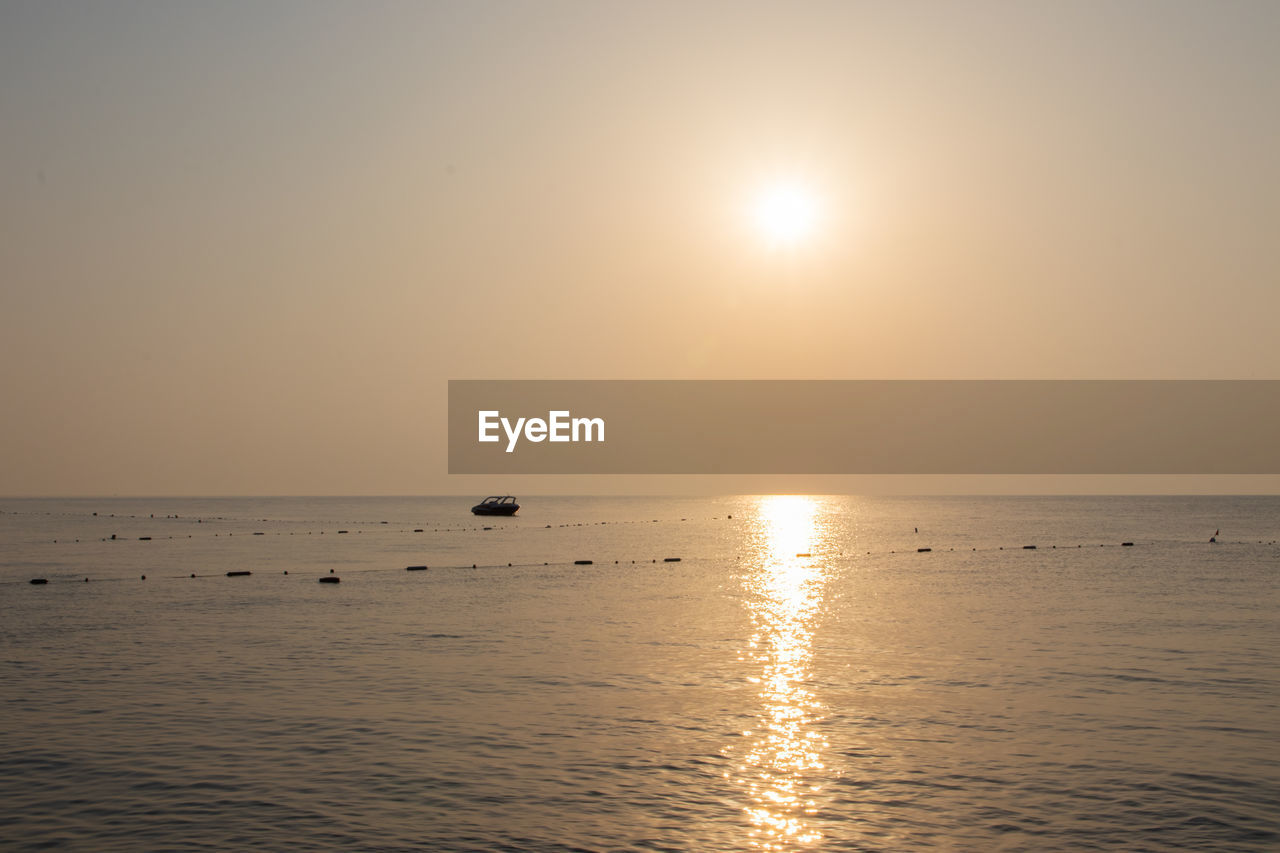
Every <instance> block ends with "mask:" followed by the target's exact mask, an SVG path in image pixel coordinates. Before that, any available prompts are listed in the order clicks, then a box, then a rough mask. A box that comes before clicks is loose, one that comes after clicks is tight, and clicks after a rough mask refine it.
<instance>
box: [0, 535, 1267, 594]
mask: <svg viewBox="0 0 1280 853" xmlns="http://www.w3.org/2000/svg"><path fill="white" fill-rule="evenodd" d="M1172 544H1181V545H1188V546H1191V545H1196V544H1199V543H1194V542H1186V541H1182V542H1176V541H1175V542H1174V543H1172ZM1235 544H1241V545H1249V544H1253V543H1249V542H1240V543H1235ZM1257 544H1259V545H1276V544H1280V543H1278V542H1276V541H1270V542H1263V541H1260V542H1258V543H1257ZM1111 545H1112V547H1121V548H1135V547H1137V545H1136V543H1135V542H1132V541H1125V542H1120V543H1111ZM1085 547H1086V546H1085V545H1084V544H1076V545H1075V546H1074V547H1073V546H1070V545H1062V546H1058V545H1056V544H1055V545H1049V546H1046V547H1043V548H1042V547H1039V546H1037V545H1022V546H1012V547H1009V548H1008V549H1006V547H1005V546H1003V545H999V546H992V547H985V548H977V547H969V548H968V549H966V548H964V547H963V546H962V547H960V548H959V553H968V554H983V553H995V552H1002V551H1005V550H1009V551H1010V552H1015V551H1018V550H1021V551H1036V552H1037V553H1043V552H1045V551H1056V550H1064V551H1069V550H1079V549H1083V548H1085ZM1087 547H1090V548H1093V547H1099V548H1106V547H1108V543H1105V542H1100V543H1090V544H1089V545H1088V546H1087ZM940 550H942V549H935V548H933V547H921V548H916V549H914V550H911V549H904V550H902V551H901V552H899V551H898V550H897V549H890V550H887V551H866V552H844V551H840V552H835V553H825V554H824V553H822V552H818V553H817V556H816V557H815V556H814V554H813V553H811V552H803V553H798V554H796V556H795V559H819V560H827V561H841V562H849V561H852V560H857V559H863V558H865V557H888V556H893V555H897V554H899V553H901V554H902V555H904V556H908V555H919V556H920V557H921V558H922V559H928V557H926V556H925V555H931V554H933V553H934V552H935V551H940ZM946 550H947V552H948V553H955V552H956V551H957V549H956V548H955V547H951V548H948V549H946ZM1027 559H1032V558H1031V557H1028V558H1027ZM741 560H742V556H741V555H739V556H738V557H736V558H735V561H736V562H741ZM597 562H601V563H603V564H606V565H608V564H610V561H608V560H604V561H597V560H594V559H586V558H581V559H574V560H555V561H551V560H548V561H543V562H528V563H515V562H506V563H480V562H478V561H477V562H473V563H469V564H468V563H456V564H448V565H443V564H440V565H428V564H425V563H419V564H414V565H408V566H397V567H377V568H351V569H349V570H348V572H347V574H349V575H372V574H379V573H384V572H391V571H395V572H430V571H437V572H438V571H465V570H488V569H504V568H517V569H527V568H544V567H545V568H550V567H569V566H575V567H587V566H591V567H593V568H594V567H595V566H596V565H597ZM681 562H684V558H683V557H671V556H667V557H661V558H659V557H650V558H648V559H644V558H641V559H634V560H621V559H615V560H613V561H612V563H611V565H615V566H621V565H629V566H635V565H650V566H656V565H657V564H658V563H663V564H672V563H681ZM259 574H261V572H259ZM280 574H281V575H282V576H290V574H289V570H288V569H285V570H283V571H282V572H281V573H280ZM254 576H255V573H254V571H253V570H251V569H232V570H229V571H225V572H216V573H205V574H199V573H196V572H191V573H189V574H185V575H166V576H164V578H165V579H167V580H180V579H187V580H198V579H202V578H215V577H227V578H241V577H254ZM290 577H303V578H306V577H316V575H315V574H304V573H302V572H298V571H297V569H294V574H293V575H291V576H290ZM318 579H319V581H320V582H321V583H326V584H336V583H339V582H340V578H339V577H338V576H337V575H336V574H335V570H334V569H329V571H328V574H324V575H321V576H319V578H318ZM90 580H91V578H89V577H84V576H77V577H75V578H59V579H50V578H46V577H35V578H30V579H29V580H27V581H26V583H28V584H30V585H33V586H47V585H49V584H55V583H57V584H61V583H88V582H89V581H90ZM92 580H94V581H98V582H122V581H127V580H128V578H123V577H103V578H92ZM140 580H143V581H145V580H147V576H146V575H141V577H140ZM22 582H23V581H20V580H12V581H3V582H0V583H22Z"/></svg>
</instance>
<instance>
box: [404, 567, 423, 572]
mask: <svg viewBox="0 0 1280 853" xmlns="http://www.w3.org/2000/svg"><path fill="white" fill-rule="evenodd" d="M404 570H405V571H406V572H425V571H426V570H427V567H426V566H405V567H404Z"/></svg>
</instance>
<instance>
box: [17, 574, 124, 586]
mask: <svg viewBox="0 0 1280 853" xmlns="http://www.w3.org/2000/svg"><path fill="white" fill-rule="evenodd" d="M143 577H144V578H145V577H146V575H143ZM31 582H32V583H33V584H35V585H36V586H39V585H40V584H45V583H48V582H49V579H48V578H32V579H31Z"/></svg>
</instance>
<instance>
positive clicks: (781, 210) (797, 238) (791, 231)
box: [752, 181, 818, 247]
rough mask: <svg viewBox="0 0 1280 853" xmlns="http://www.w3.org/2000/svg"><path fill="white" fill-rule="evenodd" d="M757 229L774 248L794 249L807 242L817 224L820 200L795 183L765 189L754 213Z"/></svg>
mask: <svg viewBox="0 0 1280 853" xmlns="http://www.w3.org/2000/svg"><path fill="white" fill-rule="evenodd" d="M752 212H753V214H754V218H755V222H756V226H757V227H758V228H759V229H760V232H761V233H762V234H763V235H764V236H765V238H766V239H768V240H769V242H770V243H771V244H772V245H773V246H775V247H792V246H796V245H798V244H800V243H801V242H804V241H805V240H807V239H808V238H809V237H810V236H811V235H812V234H813V232H814V230H815V229H816V227H817V224H818V201H817V198H816V196H815V195H814V193H813V191H812V190H811V189H810V188H808V187H806V186H805V185H803V184H801V183H799V182H796V181H787V182H783V183H778V184H774V185H773V186H771V187H768V188H766V189H765V190H763V191H762V192H761V193H760V194H759V195H758V196H757V197H756V200H755V204H754V206H753V210H752Z"/></svg>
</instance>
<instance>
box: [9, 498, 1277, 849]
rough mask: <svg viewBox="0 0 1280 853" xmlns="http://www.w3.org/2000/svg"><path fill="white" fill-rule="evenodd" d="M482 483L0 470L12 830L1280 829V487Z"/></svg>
mask: <svg viewBox="0 0 1280 853" xmlns="http://www.w3.org/2000/svg"><path fill="white" fill-rule="evenodd" d="M481 497H483V495H476V496H472V497H421V498H406V497H388V498H367V497H361V498H336V497H325V498H286V497H279V498H94V499H87V498H76V499H4V500H0V849H3V850H5V851H37V850H39V851H44V850H76V851H139V850H143V851H152V850H154V851H161V850H163V851H238V850H255V851H270V850H280V851H294V850H305V851H592V852H593V853H595V852H596V851H600V852H601V853H603V851H633V850H635V851H800V850H856V851H904V850H905V851H910V850H930V849H941V850H974V851H990V850H1029V851H1055V850H1062V851H1078V850H1124V851H1167V850H1237V851H1252V850H1277V849H1280V544H1277V542H1278V540H1280V498H1277V497H1265V496H1263V497H1259V496H1249V497H1229V496H1196V497H1168V496H1160V497H1116V496H1108V497H1024V496H1018V497H857V496H831V495H813V496H806V495H763V496H726V497H714V498H692V497H677V498H654V497H536V496H520V503H521V504H522V507H521V509H520V511H519V514H518V515H516V516H515V517H512V518H484V517H478V516H473V515H472V514H471V513H470V506H471V505H472V504H473V503H475V502H476V501H477V500H478V499H479V498H481ZM419 566H425V567H426V568H423V569H417V570H413V571H409V570H408V569H409V567H419ZM33 581H44V582H43V583H34V582H33Z"/></svg>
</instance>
